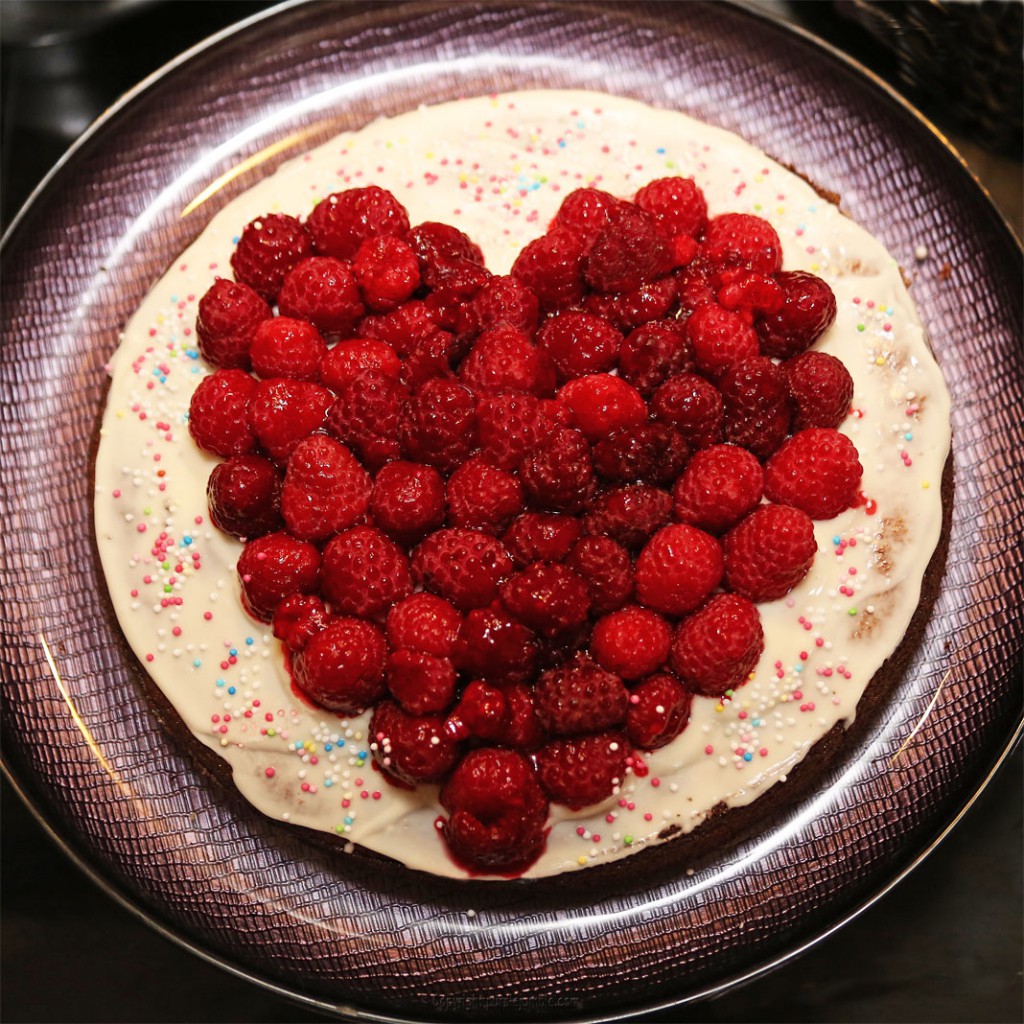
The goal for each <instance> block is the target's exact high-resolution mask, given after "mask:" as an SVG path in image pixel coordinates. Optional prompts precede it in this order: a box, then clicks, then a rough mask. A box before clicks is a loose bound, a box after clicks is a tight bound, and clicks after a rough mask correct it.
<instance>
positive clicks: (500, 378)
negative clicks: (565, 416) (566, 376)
mask: <svg viewBox="0 0 1024 1024" xmlns="http://www.w3.org/2000/svg"><path fill="white" fill-rule="evenodd" d="M459 379H460V380H461V381H462V382H463V384H465V385H466V386H467V387H470V388H472V389H473V390H474V391H475V392H476V394H477V395H500V394H505V393H507V392H510V391H511V392H523V393H526V394H531V395H538V396H540V397H547V396H550V395H553V394H554V393H555V369H554V366H552V364H551V357H550V356H549V355H548V354H547V353H546V352H545V351H544V350H543V349H539V348H537V346H536V345H534V344H533V342H532V341H530V339H529V338H528V337H527V335H526V334H524V333H523V332H522V331H520V330H518V329H517V328H515V327H510V326H509V325H508V324H502V325H500V326H498V327H491V328H489V329H488V330H486V331H484V332H483V334H481V335H480V336H479V337H478V338H477V339H476V341H475V342H474V344H473V348H472V350H471V351H470V353H469V355H468V356H466V358H465V359H464V360H463V362H462V365H461V366H460V367H459Z"/></svg>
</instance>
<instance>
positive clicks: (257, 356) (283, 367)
mask: <svg viewBox="0 0 1024 1024" xmlns="http://www.w3.org/2000/svg"><path fill="white" fill-rule="evenodd" d="M326 353H327V342H325V341H324V339H323V338H322V337H321V336H320V332H319V331H318V330H317V329H316V328H315V327H314V326H313V325H312V324H310V323H307V322H306V321H305V320H293V319H292V318H291V317H288V316H275V317H273V318H272V319H270V320H264V321H263V322H262V323H260V324H259V326H258V327H257V328H256V331H255V333H254V334H253V336H252V347H251V348H250V349H249V358H250V360H251V361H252V370H253V373H255V374H256V376H257V377H262V378H263V379H264V380H269V379H271V378H272V377H290V378H292V380H308V381H317V380H319V379H320V360H321V359H323V357H324V355H325V354H326Z"/></svg>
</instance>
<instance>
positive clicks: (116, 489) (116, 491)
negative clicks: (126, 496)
mask: <svg viewBox="0 0 1024 1024" xmlns="http://www.w3.org/2000/svg"><path fill="white" fill-rule="evenodd" d="M114 497H115V498H120V497H121V489H120V488H119V487H115V488H114Z"/></svg>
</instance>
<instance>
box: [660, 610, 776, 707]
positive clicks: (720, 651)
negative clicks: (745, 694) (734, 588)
mask: <svg viewBox="0 0 1024 1024" xmlns="http://www.w3.org/2000/svg"><path fill="white" fill-rule="evenodd" d="M763 650H764V631H763V629H762V628H761V616H760V614H759V613H758V610H757V608H756V607H755V606H754V605H753V604H752V603H751V602H750V601H748V600H747V599H746V598H745V597H741V596H740V595H739V594H718V595H716V596H715V597H713V598H711V600H710V601H708V603H707V604H706V605H704V607H703V608H701V609H699V610H698V611H696V612H694V613H693V614H692V615H689V616H687V617H686V618H685V619H683V621H682V622H681V623H680V624H679V629H678V630H677V631H676V636H675V640H674V641H673V643H672V667H673V668H674V669H675V671H676V672H677V673H678V675H679V677H680V679H682V680H683V682H684V683H686V685H687V686H688V687H689V688H690V689H691V690H692V691H693V692H694V693H700V694H703V695H704V696H705V697H720V696H721V695H722V694H723V693H725V692H726V690H734V689H736V687H738V686H742V685H743V684H744V683H745V682H746V681H747V677H748V676H749V675H750V673H751V672H752V671H753V669H754V666H755V665H756V664H757V661H758V659H759V658H760V657H761V652H762V651H763Z"/></svg>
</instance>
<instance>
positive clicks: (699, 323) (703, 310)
mask: <svg viewBox="0 0 1024 1024" xmlns="http://www.w3.org/2000/svg"><path fill="white" fill-rule="evenodd" d="M686 336H687V338H688V339H689V342H690V345H691V346H692V347H693V353H694V359H695V361H696V363H697V369H698V370H699V371H700V372H701V373H702V374H703V375H704V376H705V377H708V378H709V379H710V380H714V381H717V380H719V379H720V378H721V376H722V374H724V373H725V372H726V370H728V369H729V368H730V367H732V366H735V365H736V364H737V363H741V362H743V360H745V359H751V358H753V357H754V356H756V355H757V354H758V353H759V351H760V350H759V348H758V344H757V334H756V332H755V331H754V328H753V327H751V326H750V324H748V323H747V322H746V321H745V320H744V319H743V317H741V316H740V315H739V314H738V313H733V312H731V311H730V310H728V309H723V308H722V307H721V306H719V305H718V303H716V302H709V303H707V304H706V305H703V306H701V307H700V309H698V310H697V311H696V312H695V313H694V314H693V315H692V316H691V317H690V319H689V320H687V321H686Z"/></svg>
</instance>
